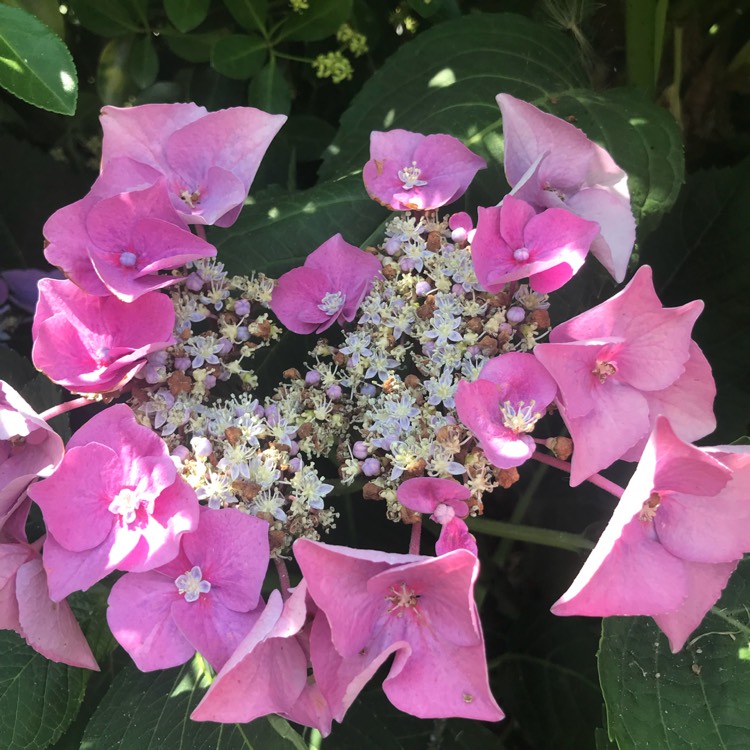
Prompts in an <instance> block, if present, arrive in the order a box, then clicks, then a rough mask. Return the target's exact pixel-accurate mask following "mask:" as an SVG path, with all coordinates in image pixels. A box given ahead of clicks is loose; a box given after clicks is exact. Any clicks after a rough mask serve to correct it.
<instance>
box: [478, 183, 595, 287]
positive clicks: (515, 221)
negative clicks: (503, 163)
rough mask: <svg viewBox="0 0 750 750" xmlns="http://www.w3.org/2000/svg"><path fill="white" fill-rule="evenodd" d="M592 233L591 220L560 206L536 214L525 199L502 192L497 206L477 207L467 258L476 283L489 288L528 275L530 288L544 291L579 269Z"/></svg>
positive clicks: (587, 249)
mask: <svg viewBox="0 0 750 750" xmlns="http://www.w3.org/2000/svg"><path fill="white" fill-rule="evenodd" d="M597 234H599V225H598V224H597V223H596V222H592V221H585V220H584V219H581V218H580V217H578V216H576V215H575V214H572V213H570V211H565V210H563V209H561V208H549V209H547V210H546V211H542V212H541V213H539V214H537V212H536V211H535V210H534V208H533V207H532V206H531V205H529V204H528V203H525V202H524V201H522V200H520V199H519V198H515V197H513V196H512V195H506V196H505V199H504V200H503V202H502V205H500V206H496V207H494V208H480V209H479V221H478V224H477V231H476V233H475V234H474V239H473V240H472V243H471V260H472V262H473V263H474V270H475V272H476V274H477V279H478V280H479V283H480V284H481V285H482V286H483V287H484V288H485V289H487V290H488V291H490V292H499V291H500V290H502V288H503V286H505V284H506V283H507V282H508V281H517V280H518V279H525V278H527V277H528V279H529V286H530V287H531V288H532V289H533V290H534V291H536V292H541V293H543V294H546V293H548V292H553V291H554V290H555V289H559V288H560V287H561V286H562V285H563V284H565V283H566V282H568V281H570V279H571V278H572V277H573V274H575V273H577V272H578V270H579V269H580V267H581V266H582V265H583V262H584V260H586V254H587V253H588V251H589V247H590V246H591V242H592V240H593V239H594V237H596V235H597Z"/></svg>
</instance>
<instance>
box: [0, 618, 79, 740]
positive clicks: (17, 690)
mask: <svg viewBox="0 0 750 750" xmlns="http://www.w3.org/2000/svg"><path fill="white" fill-rule="evenodd" d="M90 674H91V673H90V672H88V670H85V669H77V668H75V667H69V666H67V665H66V664H58V663H56V662H52V661H49V660H48V659H46V658H45V657H44V656H42V655H41V654H38V653H37V652H36V651H34V650H33V649H32V648H30V647H29V646H27V645H26V644H25V643H24V641H23V639H22V638H20V637H19V636H18V635H16V634H15V633H14V632H12V631H8V630H3V631H0V750H30V749H31V748H33V749H35V750H36V749H39V750H41V748H45V747H47V746H48V745H50V744H52V743H53V742H55V741H56V740H57V739H58V738H59V737H60V736H61V735H62V734H63V732H64V731H65V729H66V728H67V727H68V725H69V724H70V723H71V721H73V719H74V718H75V716H76V713H77V712H78V709H79V707H80V705H81V702H82V701H83V696H84V693H85V691H86V682H87V681H88V679H89V676H90Z"/></svg>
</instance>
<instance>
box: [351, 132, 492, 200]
mask: <svg viewBox="0 0 750 750" xmlns="http://www.w3.org/2000/svg"><path fill="white" fill-rule="evenodd" d="M486 166H487V163H486V162H485V160H484V159H482V157H481V156H477V155H476V154H475V153H474V152H473V151H470V150H469V149H468V148H466V146H464V145H463V143H461V141H459V140H458V139H457V138H454V137H453V136H450V135H422V134H421V133H412V132H410V131H408V130H390V131H388V132H387V133H380V132H377V131H374V132H372V133H371V134H370V161H368V162H367V164H365V167H364V170H363V172H362V177H363V179H364V181H365V188H366V189H367V192H368V193H369V195H370V197H371V198H372V199H373V200H376V201H377V202H378V203H381V204H382V205H384V206H386V207H387V208H390V209H392V210H393V211H409V210H412V211H426V210H429V209H433V208H440V206H445V205H447V204H448V203H452V202H453V201H454V200H456V199H457V198H459V197H460V196H462V195H463V194H464V193H465V192H466V188H468V187H469V183H470V182H471V181H472V180H473V179H474V175H476V173H477V172H478V171H479V170H480V169H484V168H485V167H486Z"/></svg>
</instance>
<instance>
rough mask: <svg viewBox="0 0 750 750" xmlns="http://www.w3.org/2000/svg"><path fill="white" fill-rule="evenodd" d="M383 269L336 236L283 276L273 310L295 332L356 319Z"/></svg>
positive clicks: (373, 260)
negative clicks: (358, 311) (302, 263)
mask: <svg viewBox="0 0 750 750" xmlns="http://www.w3.org/2000/svg"><path fill="white" fill-rule="evenodd" d="M380 269H381V265H380V261H379V260H378V259H377V258H376V257H375V256H374V255H370V253H366V252H365V251H364V250H360V249H359V248H358V247H355V246H354V245H350V244H349V243H348V242H346V241H345V240H344V238H343V237H342V236H341V235H340V234H336V235H334V236H333V237H331V239H329V240H327V241H326V242H324V243H323V244H322V245H321V246H320V247H319V248H317V249H316V250H314V251H313V252H312V253H310V255H308V256H307V258H305V263H304V265H302V266H301V267H299V268H293V269H292V270H291V271H288V272H287V273H285V274H284V275H283V276H281V278H280V279H279V280H278V283H277V286H276V288H275V289H274V291H273V297H272V298H271V309H272V310H273V311H274V313H275V314H276V316H277V317H278V318H279V320H280V321H281V322H282V323H283V324H284V326H285V327H286V328H288V329H289V330H290V331H294V333H312V332H313V331H315V332H316V333H320V332H321V331H325V330H326V328H329V327H330V326H332V325H333V324H334V323H339V324H343V321H351V320H354V316H355V315H356V314H357V310H358V309H359V306H360V305H361V304H362V300H363V299H364V298H365V296H366V295H367V293H368V292H369V291H370V287H371V286H372V283H373V281H374V280H375V279H376V278H377V277H378V276H379V275H380Z"/></svg>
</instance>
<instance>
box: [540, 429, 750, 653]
mask: <svg viewBox="0 0 750 750" xmlns="http://www.w3.org/2000/svg"><path fill="white" fill-rule="evenodd" d="M748 497H750V451H748V448H747V447H746V446H722V447H717V448H696V447H695V446H692V445H690V444H688V443H685V442H683V441H681V440H680V439H679V438H678V437H677V436H676V435H675V433H674V431H673V430H672V428H671V426H670V424H669V421H668V420H667V419H666V418H665V417H659V418H658V419H657V422H656V426H655V428H654V431H653V433H652V434H651V436H650V438H649V440H648V442H647V444H646V448H645V450H644V452H643V457H642V459H641V462H640V463H639V464H638V468H637V469H636V471H635V474H634V475H633V478H632V479H631V480H630V483H629V484H628V486H627V489H626V490H625V492H624V493H623V495H622V498H621V499H620V502H619V503H618V505H617V508H616V509H615V512H614V514H613V516H612V519H611V520H610V522H609V525H608V526H607V528H606V529H605V530H604V533H603V534H602V536H601V538H600V539H599V542H598V543H597V545H596V547H595V548H594V551H593V552H592V553H591V555H589V557H588V559H587V560H586V562H585V564H584V566H583V568H582V569H581V572H580V573H579V574H578V577H577V578H576V579H575V581H574V582H573V584H572V585H571V587H570V588H569V589H568V591H567V592H566V593H565V594H563V596H562V597H561V598H560V599H559V600H558V601H557V602H556V603H555V605H554V606H553V607H552V611H553V612H554V613H555V614H557V615H591V616H596V617H607V616H610V615H650V616H652V617H653V618H654V619H655V620H656V623H657V625H659V627H660V628H661V629H662V630H663V631H664V632H665V633H666V635H667V637H668V638H669V642H670V645H671V648H672V651H678V650H679V649H681V648H682V646H683V645H684V643H685V641H686V640H687V638H688V637H689V635H690V634H691V633H692V632H693V630H695V628H696V627H698V625H699V624H700V622H701V620H702V619H703V617H704V615H705V614H706V612H707V611H708V610H709V609H710V607H711V606H712V605H713V604H714V603H715V602H716V600H717V599H718V598H719V596H720V594H721V591H722V589H723V588H724V586H726V583H727V581H728V580H729V576H730V575H731V574H732V572H733V571H734V569H735V567H736V566H737V563H738V561H739V560H740V559H741V558H742V556H743V553H745V552H748V551H750V502H748Z"/></svg>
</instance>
